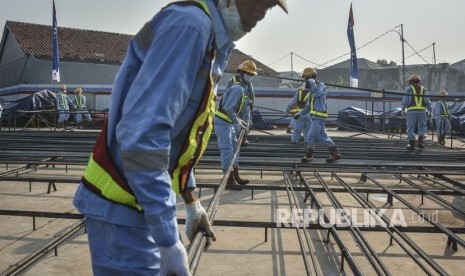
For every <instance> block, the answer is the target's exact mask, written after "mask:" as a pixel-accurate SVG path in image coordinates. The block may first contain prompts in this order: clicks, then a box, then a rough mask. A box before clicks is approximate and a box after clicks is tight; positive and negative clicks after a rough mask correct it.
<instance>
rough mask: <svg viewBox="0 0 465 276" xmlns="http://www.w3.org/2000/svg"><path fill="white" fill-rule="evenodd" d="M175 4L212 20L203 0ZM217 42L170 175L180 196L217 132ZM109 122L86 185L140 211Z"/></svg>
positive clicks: (88, 169) (85, 177) (85, 178)
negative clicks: (118, 161)
mask: <svg viewBox="0 0 465 276" xmlns="http://www.w3.org/2000/svg"><path fill="white" fill-rule="evenodd" d="M172 4H193V5H196V6H198V7H200V8H201V9H202V10H203V11H204V12H205V13H206V14H207V15H208V16H209V17H210V11H209V10H208V6H207V4H206V3H205V1H203V0H199V1H182V2H173V3H171V4H169V5H172ZM215 46H216V42H215V38H214V37H213V41H212V45H211V47H212V48H211V50H210V51H208V52H207V53H206V55H207V56H209V57H210V58H211V62H210V66H209V73H210V74H209V79H208V82H207V84H206V87H205V91H204V94H203V98H202V101H201V104H200V106H199V109H198V111H197V113H196V115H195V119H194V121H193V123H192V126H191V128H190V131H189V136H188V137H187V138H186V140H185V141H184V143H183V147H182V150H181V152H180V155H179V158H178V161H177V164H176V168H174V170H173V171H172V172H170V176H171V188H172V189H173V191H174V192H175V193H176V195H179V194H180V193H182V192H184V190H185V188H186V186H187V183H188V182H189V177H190V175H191V171H192V168H193V166H194V165H195V164H197V162H198V161H199V159H200V157H201V156H202V154H203V153H204V151H205V149H206V147H207V144H208V140H209V139H210V136H211V133H212V130H213V116H214V115H215V91H214V87H215V86H214V84H213V76H212V72H213V64H214V62H215V51H216V48H215ZM106 141H107V123H106V121H105V123H104V126H103V129H102V132H101V133H100V136H99V138H98V140H97V142H96V144H95V146H94V149H93V151H92V154H91V156H90V159H89V162H88V165H87V167H86V169H85V171H84V175H83V178H82V183H83V184H84V185H85V186H86V187H87V188H89V189H90V190H92V191H93V192H95V193H96V194H98V195H100V196H102V197H104V198H106V199H108V200H110V201H113V202H117V203H120V204H124V205H127V206H129V207H132V208H134V209H136V210H138V211H142V207H141V206H140V205H139V203H138V202H137V199H136V198H135V196H134V193H133V191H132V190H131V188H130V186H129V185H128V183H127V180H126V179H125V178H124V176H123V175H122V174H121V173H120V172H119V171H118V169H117V168H116V166H115V164H114V161H113V160H112V158H111V155H110V153H109V151H108V146H107V143H106Z"/></svg>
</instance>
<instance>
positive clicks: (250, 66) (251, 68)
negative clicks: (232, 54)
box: [237, 60, 257, 76]
mask: <svg viewBox="0 0 465 276" xmlns="http://www.w3.org/2000/svg"><path fill="white" fill-rule="evenodd" d="M237 70H240V71H244V72H246V73H248V74H251V75H254V76H256V75H257V66H256V65H255V63H254V62H253V61H251V60H246V61H244V62H243V63H241V64H239V66H237Z"/></svg>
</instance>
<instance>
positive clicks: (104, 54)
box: [6, 21, 132, 63]
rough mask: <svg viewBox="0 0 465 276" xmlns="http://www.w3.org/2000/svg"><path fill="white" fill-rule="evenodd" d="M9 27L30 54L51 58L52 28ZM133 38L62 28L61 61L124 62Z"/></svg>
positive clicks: (8, 24)
mask: <svg viewBox="0 0 465 276" xmlns="http://www.w3.org/2000/svg"><path fill="white" fill-rule="evenodd" d="M6 28H7V29H9V30H10V32H11V33H12V34H13V35H14V37H15V38H16V40H17V41H18V43H19V44H20V45H21V47H22V48H23V50H24V51H25V52H26V53H27V54H32V55H34V56H37V57H51V54H52V26H49V25H39V24H31V23H23V22H14V21H7V22H6ZM131 37H132V36H131V35H125V34H117V33H108V32H99V31H89V30H80V29H73V28H65V27H58V49H59V54H60V59H62V60H66V61H83V62H85V61H87V62H103V63H122V62H123V59H124V56H125V54H126V50H127V47H128V43H129V40H130V38H131Z"/></svg>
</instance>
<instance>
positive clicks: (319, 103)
mask: <svg viewBox="0 0 465 276" xmlns="http://www.w3.org/2000/svg"><path fill="white" fill-rule="evenodd" d="M302 78H303V79H304V80H305V88H306V89H308V90H310V96H309V100H308V102H307V104H306V105H305V107H304V108H303V109H302V110H301V111H300V112H298V113H297V114H296V115H295V116H294V118H295V119H296V120H298V119H299V118H300V117H302V116H303V115H305V114H307V113H310V115H311V116H312V124H311V126H310V130H309V131H308V133H307V139H306V140H307V152H306V154H305V156H304V157H303V158H302V163H308V162H312V161H313V152H314V147H315V143H316V142H321V143H323V145H325V146H326V147H327V148H328V151H329V153H330V156H329V157H328V158H326V162H327V163H331V162H334V161H337V160H339V159H341V158H342V156H341V153H340V152H339V149H338V148H337V146H336V144H335V143H334V142H333V140H332V139H331V138H330V137H329V136H328V134H327V133H326V128H325V122H326V119H327V118H328V110H327V104H326V95H327V93H326V86H325V84H324V83H323V82H321V81H318V80H317V72H316V70H315V69H313V68H311V67H308V68H305V69H304V72H303V73H302Z"/></svg>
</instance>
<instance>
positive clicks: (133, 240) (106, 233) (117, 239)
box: [86, 217, 160, 276]
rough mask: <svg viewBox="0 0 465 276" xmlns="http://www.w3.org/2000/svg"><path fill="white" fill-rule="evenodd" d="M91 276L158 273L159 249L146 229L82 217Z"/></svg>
mask: <svg viewBox="0 0 465 276" xmlns="http://www.w3.org/2000/svg"><path fill="white" fill-rule="evenodd" d="M86 228H87V235H88V238H89V247H90V255H91V258H92V271H93V274H94V275H95V276H108V275H112V276H113V275H121V276H124V275H140V276H142V275H158V274H159V270H160V252H159V250H158V246H157V245H156V244H155V242H154V240H153V238H152V236H151V234H150V232H149V230H148V228H137V227H128V226H123V225H118V224H112V223H108V222H105V221H102V220H96V219H93V218H90V217H86Z"/></svg>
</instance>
